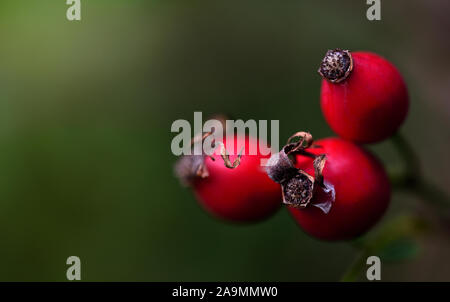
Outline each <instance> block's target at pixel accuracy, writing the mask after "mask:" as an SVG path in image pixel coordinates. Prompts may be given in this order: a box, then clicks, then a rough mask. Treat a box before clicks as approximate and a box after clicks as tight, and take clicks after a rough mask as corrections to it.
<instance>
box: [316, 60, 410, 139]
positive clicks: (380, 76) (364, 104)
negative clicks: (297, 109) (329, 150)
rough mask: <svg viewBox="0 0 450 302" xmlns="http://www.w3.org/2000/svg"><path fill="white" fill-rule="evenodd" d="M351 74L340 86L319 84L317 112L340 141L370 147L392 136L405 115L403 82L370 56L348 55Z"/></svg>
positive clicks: (392, 68)
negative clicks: (319, 97)
mask: <svg viewBox="0 0 450 302" xmlns="http://www.w3.org/2000/svg"><path fill="white" fill-rule="evenodd" d="M351 55H352V58H353V70H352V71H351V72H350V75H349V76H348V78H346V79H345V80H344V81H342V82H340V83H335V84H333V83H330V82H329V81H327V80H325V79H323V80H322V88H321V108H322V112H323V114H324V116H325V120H326V121H327V123H328V124H329V125H330V127H331V129H333V131H334V132H335V133H336V134H338V135H339V136H340V137H342V138H345V139H348V140H352V141H354V142H358V143H374V142H378V141H381V140H383V139H386V138H388V137H390V136H391V135H393V134H394V133H395V132H396V131H397V129H398V128H399V126H400V125H401V124H402V123H403V121H404V120H405V118H406V115H407V113H408V107H409V98H408V91H407V88H406V85H405V82H404V80H403V78H402V76H401V74H400V73H399V72H398V70H397V69H396V68H395V66H394V65H392V64H391V63H390V62H389V61H387V60H386V59H384V58H382V57H380V56H379V55H376V54H374V53H370V52H352V53H351Z"/></svg>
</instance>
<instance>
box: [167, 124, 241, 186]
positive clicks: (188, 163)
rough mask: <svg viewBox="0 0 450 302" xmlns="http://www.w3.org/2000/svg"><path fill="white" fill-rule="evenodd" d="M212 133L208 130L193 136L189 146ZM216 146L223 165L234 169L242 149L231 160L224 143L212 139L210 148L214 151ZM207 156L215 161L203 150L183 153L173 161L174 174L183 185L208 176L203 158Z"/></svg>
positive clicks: (213, 159) (239, 160) (239, 159)
mask: <svg viewBox="0 0 450 302" xmlns="http://www.w3.org/2000/svg"><path fill="white" fill-rule="evenodd" d="M213 134H214V133H213V132H208V133H205V134H199V135H197V136H195V137H194V138H193V139H192V141H191V147H192V146H194V144H196V143H199V142H200V143H203V141H204V140H205V139H206V138H207V137H209V136H210V135H213ZM218 146H219V147H220V156H221V157H222V159H223V162H224V165H225V167H227V168H229V169H235V168H236V167H238V166H239V164H240V162H241V156H242V151H243V149H242V150H241V151H240V152H239V154H238V156H237V157H236V159H235V160H234V161H233V162H232V161H231V160H230V156H229V154H228V152H227V150H226V149H225V146H224V144H223V143H222V142H216V141H215V140H214V139H213V140H212V143H211V148H212V149H211V150H212V151H214V150H215V149H216V148H217V147H218ZM202 152H203V151H202ZM207 156H208V157H209V158H211V160H212V161H215V158H214V157H213V156H212V155H207V154H205V153H204V152H203V153H202V154H201V155H183V156H181V157H180V158H179V159H178V161H177V162H176V163H175V175H176V176H177V177H178V179H179V180H180V181H181V183H182V184H183V185H185V186H189V185H191V184H192V182H193V181H195V180H196V179H198V178H206V177H208V176H209V172H208V169H207V167H206V165H205V159H206V157H207Z"/></svg>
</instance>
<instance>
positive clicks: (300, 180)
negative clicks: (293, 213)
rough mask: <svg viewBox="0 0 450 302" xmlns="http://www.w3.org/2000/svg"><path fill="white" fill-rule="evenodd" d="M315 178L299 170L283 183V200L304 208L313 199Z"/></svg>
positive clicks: (288, 203)
mask: <svg viewBox="0 0 450 302" xmlns="http://www.w3.org/2000/svg"><path fill="white" fill-rule="evenodd" d="M313 186H314V179H313V178H312V177H311V176H309V175H308V174H306V173H304V172H302V171H299V172H298V173H297V174H296V175H295V176H293V177H292V178H290V179H289V180H287V181H286V182H285V183H283V184H282V189H283V202H284V203H285V204H287V205H290V206H293V207H296V208H303V207H306V206H307V205H308V204H309V202H310V201H311V198H312V195H313Z"/></svg>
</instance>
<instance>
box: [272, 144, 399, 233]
mask: <svg viewBox="0 0 450 302" xmlns="http://www.w3.org/2000/svg"><path fill="white" fill-rule="evenodd" d="M310 145H311V144H309V145H308V146H307V147H309V146H310ZM293 146H294V147H295V145H293V144H288V145H286V146H285V147H284V148H283V149H282V151H281V152H280V153H279V154H281V155H277V156H275V157H276V160H273V158H274V156H273V157H272V158H271V161H272V162H276V164H275V165H274V167H275V168H273V167H272V168H270V169H267V172H268V174H269V176H270V177H271V178H272V179H273V180H275V181H276V182H278V183H280V184H281V187H282V190H283V202H284V203H285V204H287V205H288V208H289V211H290V212H291V214H292V216H293V217H294V219H295V220H296V222H297V223H298V224H299V226H300V227H301V228H302V229H303V230H304V231H305V232H306V233H308V234H310V235H312V236H314V237H317V238H319V239H323V240H348V239H353V238H355V237H357V236H359V235H362V234H363V233H365V232H366V231H368V230H369V229H370V228H371V227H372V226H373V225H374V224H375V223H376V222H377V221H378V220H379V219H380V218H381V216H382V215H383V213H384V212H385V211H386V209H387V207H388V205H389V201H390V183H389V180H388V177H387V175H386V173H385V170H384V168H383V166H382V165H381V164H380V163H379V161H378V160H377V159H376V158H375V157H373V156H372V155H371V154H370V153H369V152H368V151H366V150H364V149H363V148H362V147H360V146H358V145H356V144H355V143H352V142H350V141H346V140H343V139H340V138H327V139H322V140H318V141H317V142H316V143H315V145H313V146H312V147H309V148H306V149H300V150H297V151H296V152H292V151H290V150H292V149H293ZM286 152H287V153H286ZM290 152H292V153H291V155H292V156H293V159H294V160H293V161H291V164H289V163H288V162H285V161H283V158H284V159H287V158H288V157H287V156H284V155H285V154H288V155H289V153H290Z"/></svg>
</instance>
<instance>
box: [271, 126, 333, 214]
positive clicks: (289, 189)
mask: <svg viewBox="0 0 450 302" xmlns="http://www.w3.org/2000/svg"><path fill="white" fill-rule="evenodd" d="M296 138H298V139H299V141H298V142H295V143H293V142H292V141H293V140H294V139H296ZM312 144H313V139H312V136H311V134H309V133H307V132H297V133H295V134H294V135H293V136H291V137H290V138H289V140H288V142H287V144H286V145H285V146H284V147H283V148H282V149H281V151H280V152H278V153H276V154H274V155H272V157H271V158H270V159H269V161H268V164H267V167H266V172H267V174H268V175H269V177H270V178H271V179H272V180H273V181H275V182H277V183H279V184H280V185H281V189H282V190H281V192H282V196H283V203H284V204H286V205H289V206H292V207H295V208H305V207H307V206H308V205H309V204H311V200H312V198H313V196H314V193H315V192H316V190H317V189H318V188H321V189H323V191H324V192H326V193H328V192H333V195H334V189H333V188H331V186H330V185H328V184H326V183H325V182H324V179H323V175H322V172H323V168H324V167H325V162H326V156H325V154H320V155H317V156H316V155H314V154H312V153H309V152H308V151H306V150H305V149H306V148H309V147H311V146H312ZM291 154H302V155H304V156H308V157H311V158H314V161H313V166H314V177H312V176H311V175H309V174H308V173H306V172H305V171H303V170H301V169H297V168H296V167H295V166H294V162H293V161H292V160H291V159H290V158H289V155H291ZM332 197H333V198H332V199H334V196H332ZM332 199H331V200H330V202H327V203H326V204H320V205H316V206H318V207H319V208H321V209H322V210H323V211H324V212H325V213H327V212H328V211H329V210H330V207H331V202H332V201H333V200H332ZM313 205H314V204H313Z"/></svg>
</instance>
